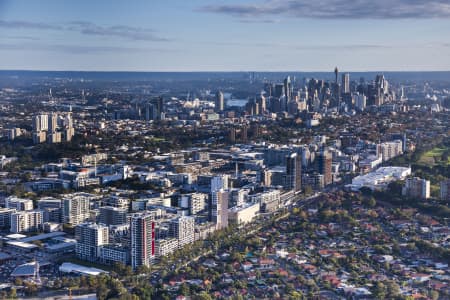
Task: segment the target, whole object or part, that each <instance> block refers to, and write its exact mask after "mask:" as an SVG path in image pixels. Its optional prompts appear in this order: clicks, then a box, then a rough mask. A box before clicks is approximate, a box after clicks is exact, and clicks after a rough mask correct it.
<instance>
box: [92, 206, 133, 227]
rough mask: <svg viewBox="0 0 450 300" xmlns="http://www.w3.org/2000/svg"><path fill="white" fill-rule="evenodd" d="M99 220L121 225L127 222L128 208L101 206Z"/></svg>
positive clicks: (107, 223) (108, 223)
mask: <svg viewBox="0 0 450 300" xmlns="http://www.w3.org/2000/svg"><path fill="white" fill-rule="evenodd" d="M99 211H100V215H99V219H98V222H99V223H101V224H105V225H108V226H109V225H121V224H125V223H127V210H126V209H124V208H118V207H112V206H103V207H100V208H99Z"/></svg>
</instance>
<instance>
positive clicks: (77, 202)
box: [62, 195, 90, 225]
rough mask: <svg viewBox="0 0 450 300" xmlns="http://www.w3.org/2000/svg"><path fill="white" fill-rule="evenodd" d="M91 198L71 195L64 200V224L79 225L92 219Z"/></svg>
mask: <svg viewBox="0 0 450 300" xmlns="http://www.w3.org/2000/svg"><path fill="white" fill-rule="evenodd" d="M89 202H90V200H89V198H88V197H85V196H82V195H75V196H74V195H71V196H68V197H66V198H64V199H63V200H62V212H63V213H62V215H63V223H67V224H72V225H78V224H80V223H84V222H86V221H87V220H88V219H89V217H90V210H89Z"/></svg>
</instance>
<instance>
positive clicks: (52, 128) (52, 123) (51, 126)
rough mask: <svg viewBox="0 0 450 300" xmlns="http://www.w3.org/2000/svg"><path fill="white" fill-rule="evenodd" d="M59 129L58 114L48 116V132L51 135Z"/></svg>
mask: <svg viewBox="0 0 450 300" xmlns="http://www.w3.org/2000/svg"><path fill="white" fill-rule="evenodd" d="M57 128H58V114H56V113H51V114H49V115H48V131H49V132H50V133H53V132H56V129H57Z"/></svg>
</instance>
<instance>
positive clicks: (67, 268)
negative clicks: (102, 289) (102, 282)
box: [59, 262, 108, 276]
mask: <svg viewBox="0 0 450 300" xmlns="http://www.w3.org/2000/svg"><path fill="white" fill-rule="evenodd" d="M59 270H60V271H61V272H65V273H78V274H86V275H94V276H96V275H100V274H102V273H108V272H107V271H105V270H101V269H97V268H91V267H85V266H82V265H77V264H73V263H69V262H65V263H62V264H61V266H60V267H59Z"/></svg>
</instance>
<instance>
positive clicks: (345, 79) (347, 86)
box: [342, 73, 350, 94]
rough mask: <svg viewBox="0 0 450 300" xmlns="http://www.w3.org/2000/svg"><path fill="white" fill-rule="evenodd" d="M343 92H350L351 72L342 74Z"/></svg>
mask: <svg viewBox="0 0 450 300" xmlns="http://www.w3.org/2000/svg"><path fill="white" fill-rule="evenodd" d="M342 93H343V94H348V93H350V74H348V73H345V74H342Z"/></svg>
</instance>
